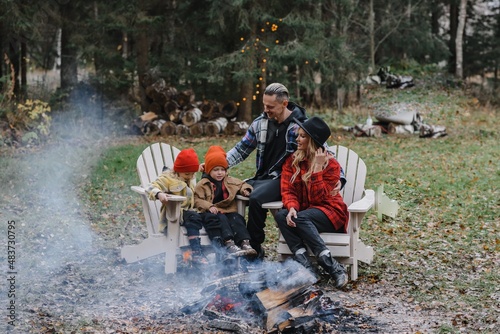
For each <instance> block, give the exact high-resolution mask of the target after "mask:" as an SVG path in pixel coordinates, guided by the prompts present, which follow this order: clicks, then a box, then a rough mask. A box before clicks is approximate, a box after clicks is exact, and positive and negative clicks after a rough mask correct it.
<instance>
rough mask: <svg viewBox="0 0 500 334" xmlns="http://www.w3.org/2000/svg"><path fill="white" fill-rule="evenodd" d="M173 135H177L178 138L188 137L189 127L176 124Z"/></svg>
mask: <svg viewBox="0 0 500 334" xmlns="http://www.w3.org/2000/svg"><path fill="white" fill-rule="evenodd" d="M175 133H176V134H177V135H178V136H188V135H190V133H189V127H188V126H186V125H184V124H177V125H176V126H175Z"/></svg>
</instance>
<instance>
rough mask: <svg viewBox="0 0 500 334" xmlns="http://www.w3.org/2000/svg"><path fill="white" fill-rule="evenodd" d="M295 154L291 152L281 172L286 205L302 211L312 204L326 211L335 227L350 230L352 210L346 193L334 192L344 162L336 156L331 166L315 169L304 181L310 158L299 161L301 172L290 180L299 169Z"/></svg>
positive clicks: (311, 206) (282, 193) (312, 206)
mask: <svg viewBox="0 0 500 334" xmlns="http://www.w3.org/2000/svg"><path fill="white" fill-rule="evenodd" d="M292 160H293V155H290V156H289V157H288V158H287V160H286V161H285V163H284V164H283V169H282V173H281V197H282V201H283V205H284V207H285V208H286V209H288V210H290V208H292V207H293V208H295V209H296V210H297V211H302V210H305V209H309V208H317V209H320V210H321V211H323V212H324V213H325V214H326V215H327V217H328V219H330V222H331V223H332V224H333V226H334V227H335V230H340V231H344V232H346V231H347V223H348V221H349V213H348V212H347V205H346V204H345V203H344V200H343V199H342V196H341V195H340V194H337V195H335V196H332V195H331V191H332V190H333V188H335V185H336V184H337V183H338V182H339V179H340V164H339V163H338V162H337V160H335V159H333V158H332V159H330V160H329V162H328V166H327V167H326V168H325V169H324V170H323V171H321V172H318V173H313V174H312V175H311V178H310V179H309V182H308V183H307V185H306V184H305V183H304V182H303V181H302V175H303V174H305V173H306V172H307V170H308V168H309V162H308V161H307V160H304V161H301V162H300V164H299V167H300V174H299V175H297V177H296V178H295V181H294V182H293V183H291V182H290V179H291V177H292V175H293V174H294V173H295V170H294V168H293V167H292Z"/></svg>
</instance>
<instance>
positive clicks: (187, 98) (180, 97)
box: [177, 89, 194, 108]
mask: <svg viewBox="0 0 500 334" xmlns="http://www.w3.org/2000/svg"><path fill="white" fill-rule="evenodd" d="M177 103H179V105H180V106H181V108H184V107H186V106H188V105H190V104H193V103H194V92H193V91H192V90H189V89H188V90H184V91H182V92H180V93H178V94H177Z"/></svg>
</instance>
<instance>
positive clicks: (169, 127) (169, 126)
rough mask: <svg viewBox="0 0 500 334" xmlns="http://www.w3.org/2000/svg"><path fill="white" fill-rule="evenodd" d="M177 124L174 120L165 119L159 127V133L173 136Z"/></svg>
mask: <svg viewBox="0 0 500 334" xmlns="http://www.w3.org/2000/svg"><path fill="white" fill-rule="evenodd" d="M176 131H177V125H176V124H175V123H174V122H171V121H166V122H165V123H163V125H162V126H161V128H160V134H161V135H162V136H173V135H175V134H176V133H177V132H176Z"/></svg>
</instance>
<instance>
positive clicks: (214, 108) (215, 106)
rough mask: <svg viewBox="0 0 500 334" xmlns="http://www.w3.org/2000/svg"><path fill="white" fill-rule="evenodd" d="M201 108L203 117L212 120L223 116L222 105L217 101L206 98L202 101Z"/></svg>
mask: <svg viewBox="0 0 500 334" xmlns="http://www.w3.org/2000/svg"><path fill="white" fill-rule="evenodd" d="M199 108H200V110H201V113H202V119H204V120H210V119H214V118H217V117H220V116H222V114H221V112H220V106H219V103H218V102H217V101H213V100H204V101H203V102H201V103H200V105H199Z"/></svg>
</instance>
